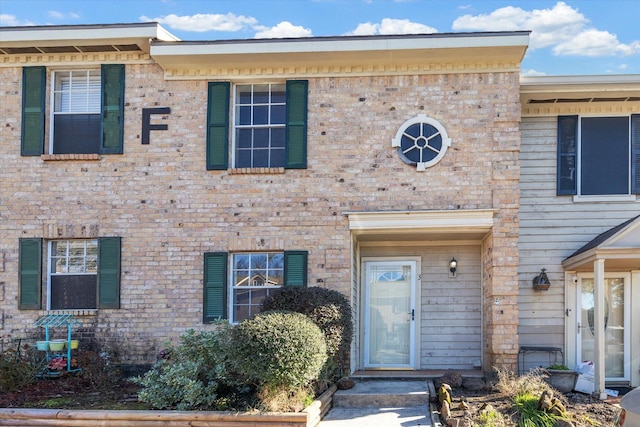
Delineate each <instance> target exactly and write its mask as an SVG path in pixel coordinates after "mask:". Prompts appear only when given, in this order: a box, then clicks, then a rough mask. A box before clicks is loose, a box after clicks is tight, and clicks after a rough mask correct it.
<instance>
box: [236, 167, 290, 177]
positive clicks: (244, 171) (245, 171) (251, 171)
mask: <svg viewBox="0 0 640 427" xmlns="http://www.w3.org/2000/svg"><path fill="white" fill-rule="evenodd" d="M229 173H230V174H231V175H260V174H262V175H266V174H283V173H284V168H237V169H229Z"/></svg>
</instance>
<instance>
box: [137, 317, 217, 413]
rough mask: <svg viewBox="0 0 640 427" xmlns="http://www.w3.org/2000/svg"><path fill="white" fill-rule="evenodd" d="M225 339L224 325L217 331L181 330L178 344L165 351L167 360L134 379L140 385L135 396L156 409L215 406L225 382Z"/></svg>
mask: <svg viewBox="0 0 640 427" xmlns="http://www.w3.org/2000/svg"><path fill="white" fill-rule="evenodd" d="M227 340H228V328H227V327H225V326H224V325H220V326H219V329H218V330H217V331H199V332H197V331H194V330H189V331H187V332H185V333H184V334H183V335H182V336H181V337H180V344H179V345H178V346H176V347H172V348H169V349H168V350H167V351H166V352H165V353H167V354H169V359H168V360H164V359H161V360H160V361H159V362H158V363H156V364H155V365H154V366H153V368H152V369H151V370H150V371H148V372H147V373H145V374H144V375H143V376H142V377H137V378H135V379H134V382H136V383H138V384H140V385H142V386H143V389H142V390H141V391H140V393H139V394H138V398H139V399H140V400H141V401H142V402H145V403H148V404H150V405H152V406H153V407H155V408H157V409H178V410H193V409H209V410H214V409H218V408H217V399H218V396H219V390H220V389H221V388H222V387H224V386H226V381H227V376H226V375H227V374H226V368H225V367H226V352H225V349H226V348H227V346H228V345H229V343H228V341H227ZM225 405H226V403H225Z"/></svg>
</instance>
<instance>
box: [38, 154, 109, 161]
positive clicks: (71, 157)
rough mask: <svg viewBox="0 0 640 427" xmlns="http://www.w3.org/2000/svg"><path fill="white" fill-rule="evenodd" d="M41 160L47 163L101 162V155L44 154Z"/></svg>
mask: <svg viewBox="0 0 640 427" xmlns="http://www.w3.org/2000/svg"><path fill="white" fill-rule="evenodd" d="M40 158H41V159H42V160H44V161H45V162H55V161H62V160H100V154H42V155H40Z"/></svg>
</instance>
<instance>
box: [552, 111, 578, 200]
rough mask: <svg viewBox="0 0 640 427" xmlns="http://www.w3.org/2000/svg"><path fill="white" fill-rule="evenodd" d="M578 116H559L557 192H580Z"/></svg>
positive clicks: (563, 193) (565, 193)
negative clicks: (578, 175)
mask: <svg viewBox="0 0 640 427" xmlns="http://www.w3.org/2000/svg"><path fill="white" fill-rule="evenodd" d="M577 153H578V116H558V170H557V181H556V183H557V194H558V196H562V195H567V194H578V186H577V183H578V180H577V172H578V170H577V167H578V157H577Z"/></svg>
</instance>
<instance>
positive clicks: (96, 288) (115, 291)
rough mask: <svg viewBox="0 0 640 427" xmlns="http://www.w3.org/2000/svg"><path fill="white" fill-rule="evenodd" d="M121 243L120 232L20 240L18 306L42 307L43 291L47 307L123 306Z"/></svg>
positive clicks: (92, 307)
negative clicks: (66, 238) (121, 297)
mask: <svg viewBox="0 0 640 427" xmlns="http://www.w3.org/2000/svg"><path fill="white" fill-rule="evenodd" d="M120 246H121V244H120V238H119V237H102V238H98V239H70V240H48V241H43V239H38V238H28V239H20V251H19V256H20V261H19V265H20V267H19V270H20V276H19V277H20V278H19V297H18V301H19V303H18V306H19V308H20V309H35V310H37V309H40V308H42V307H41V306H42V303H41V301H42V295H43V293H44V294H46V309H47V310H81V309H98V308H119V307H120V258H121V256H120V252H121V251H120ZM43 255H44V256H43ZM43 264H44V266H45V268H44V271H46V275H44V276H45V277H44V282H43V274H42V271H43ZM43 286H44V287H43ZM43 290H46V292H43Z"/></svg>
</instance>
